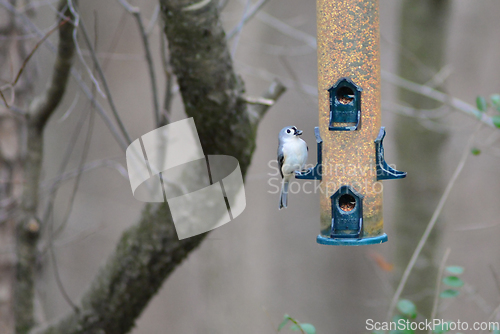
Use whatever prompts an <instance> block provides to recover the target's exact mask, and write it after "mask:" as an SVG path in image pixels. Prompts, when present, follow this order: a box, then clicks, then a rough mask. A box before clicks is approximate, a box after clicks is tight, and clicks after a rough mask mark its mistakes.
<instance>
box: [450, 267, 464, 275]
mask: <svg viewBox="0 0 500 334" xmlns="http://www.w3.org/2000/svg"><path fill="white" fill-rule="evenodd" d="M446 271H447V272H449V273H452V274H455V275H460V274H462V273H463V272H464V267H460V266H448V267H446Z"/></svg>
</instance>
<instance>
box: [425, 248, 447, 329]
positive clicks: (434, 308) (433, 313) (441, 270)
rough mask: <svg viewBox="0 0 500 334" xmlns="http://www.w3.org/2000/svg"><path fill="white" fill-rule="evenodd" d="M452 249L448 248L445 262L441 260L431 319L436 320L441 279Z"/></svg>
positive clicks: (444, 257) (445, 253)
mask: <svg viewBox="0 0 500 334" xmlns="http://www.w3.org/2000/svg"><path fill="white" fill-rule="evenodd" d="M450 251H451V249H450V248H447V249H446V251H445V252H444V256H443V260H441V265H440V266H439V272H438V276H437V281H436V293H435V294H434V303H433V305H432V313H431V319H436V314H437V308H438V303H439V291H440V290H441V278H442V277H443V272H444V267H445V266H446V261H448V256H450ZM429 334H432V329H430V328H429Z"/></svg>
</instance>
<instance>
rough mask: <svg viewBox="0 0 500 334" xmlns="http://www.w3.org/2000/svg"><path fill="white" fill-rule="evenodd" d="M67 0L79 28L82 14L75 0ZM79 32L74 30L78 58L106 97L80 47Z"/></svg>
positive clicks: (75, 23) (100, 92)
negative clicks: (76, 6) (74, 3)
mask: <svg viewBox="0 0 500 334" xmlns="http://www.w3.org/2000/svg"><path fill="white" fill-rule="evenodd" d="M75 1H76V0H75ZM67 2H68V7H69V9H70V11H71V13H72V14H73V17H74V25H75V27H76V28H78V27H79V26H80V14H79V13H78V11H77V10H76V8H75V6H74V5H73V0H67ZM77 33H78V29H75V31H74V32H73V41H74V43H75V47H76V54H77V55H78V59H80V62H81V64H82V65H83V67H84V68H85V70H86V72H87V74H88V76H89V77H90V80H91V81H92V82H93V83H94V85H95V86H96V89H97V91H98V92H99V94H100V95H101V96H102V97H104V98H105V97H106V94H104V92H103V91H102V89H101V85H99V82H98V81H97V79H96V78H95V76H94V74H93V73H92V70H91V69H90V67H89V65H87V62H86V61H85V59H84V58H83V53H82V50H81V49H80V45H79V44H78V39H77Z"/></svg>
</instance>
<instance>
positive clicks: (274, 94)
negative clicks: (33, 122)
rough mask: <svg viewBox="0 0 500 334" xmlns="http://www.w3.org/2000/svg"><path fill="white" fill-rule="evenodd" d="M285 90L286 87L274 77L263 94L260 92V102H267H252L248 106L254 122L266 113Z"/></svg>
mask: <svg viewBox="0 0 500 334" xmlns="http://www.w3.org/2000/svg"><path fill="white" fill-rule="evenodd" d="M285 92H286V87H285V86H284V85H283V84H282V83H281V82H280V81H279V80H278V79H275V80H274V81H273V82H272V83H271V85H270V86H269V88H268V89H267V90H266V91H265V92H264V94H262V98H261V102H264V101H265V102H267V103H255V104H253V103H252V104H253V105H251V106H249V108H248V111H249V113H250V114H251V115H252V119H253V120H254V122H257V123H258V122H259V121H260V120H261V119H262V118H263V117H264V115H265V114H266V113H267V111H268V110H269V108H271V107H272V106H273V105H274V103H275V102H276V101H277V100H278V99H279V98H280V97H281V95H283V93H285ZM269 102H272V103H269Z"/></svg>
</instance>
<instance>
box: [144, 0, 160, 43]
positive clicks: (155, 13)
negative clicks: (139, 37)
mask: <svg viewBox="0 0 500 334" xmlns="http://www.w3.org/2000/svg"><path fill="white" fill-rule="evenodd" d="M159 17H160V4H157V5H156V6H155V9H154V11H153V15H151V20H149V24H148V27H147V28H146V35H147V36H149V35H151V33H152V32H153V29H154V28H155V25H156V22H157V21H158V18H159Z"/></svg>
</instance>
